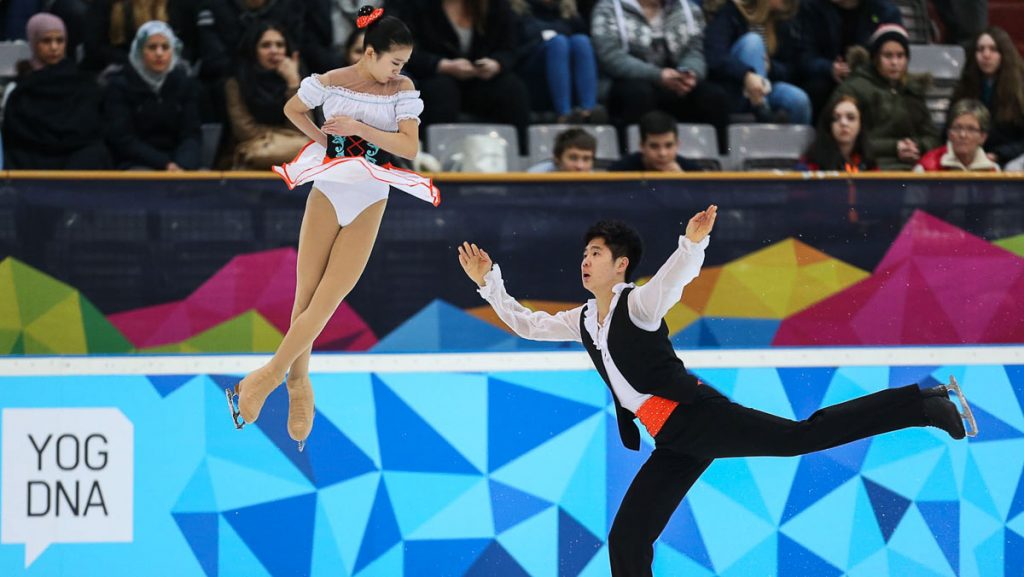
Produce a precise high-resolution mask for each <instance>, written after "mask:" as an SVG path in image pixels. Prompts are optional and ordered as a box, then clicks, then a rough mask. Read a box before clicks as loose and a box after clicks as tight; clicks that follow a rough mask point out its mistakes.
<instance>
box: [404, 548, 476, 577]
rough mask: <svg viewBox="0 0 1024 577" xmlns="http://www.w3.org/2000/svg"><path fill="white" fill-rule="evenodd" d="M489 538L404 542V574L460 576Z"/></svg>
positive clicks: (473, 561)
mask: <svg viewBox="0 0 1024 577" xmlns="http://www.w3.org/2000/svg"><path fill="white" fill-rule="evenodd" d="M492 542H493V541H492V540H491V539H453V540H443V539H437V540H430V541H406V543H405V574H406V575H433V576H436V577H462V575H463V574H464V573H465V572H466V569H468V568H469V567H470V566H472V565H473V563H476V560H477V559H479V558H480V555H481V553H483V552H484V551H485V550H486V549H487V547H488V546H489V545H490V544H491V543H492Z"/></svg>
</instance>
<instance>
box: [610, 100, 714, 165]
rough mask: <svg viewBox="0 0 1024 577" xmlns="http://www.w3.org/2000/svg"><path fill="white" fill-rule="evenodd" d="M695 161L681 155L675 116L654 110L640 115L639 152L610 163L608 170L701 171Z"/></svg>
mask: <svg viewBox="0 0 1024 577" xmlns="http://www.w3.org/2000/svg"><path fill="white" fill-rule="evenodd" d="M699 170H701V167H700V166H698V165H697V164H696V163H694V162H692V161H690V160H687V159H685V158H683V157H682V156H679V133H678V127H677V126H676V120H675V118H673V117H672V116H669V115H668V114H666V113H664V112H662V111H660V110H654V111H651V112H648V113H647V114H645V115H643V116H642V117H641V118H640V152H634V153H633V154H630V155H629V156H625V157H623V158H621V159H619V160H617V161H615V162H613V163H612V164H611V166H609V167H608V171H609V172H640V171H648V172H686V171H699Z"/></svg>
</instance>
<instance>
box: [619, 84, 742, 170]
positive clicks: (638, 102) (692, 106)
mask: <svg viewBox="0 0 1024 577" xmlns="http://www.w3.org/2000/svg"><path fill="white" fill-rule="evenodd" d="M729 103H730V100H729V98H728V96H727V95H726V93H725V91H724V90H722V88H721V87H720V86H718V85H717V84H713V83H711V82H708V81H707V80H702V81H700V82H698V83H697V86H695V87H694V89H693V90H691V91H690V92H689V93H688V94H687V95H686V96H679V95H678V94H676V93H674V92H671V91H669V90H668V89H666V88H664V87H662V86H659V85H656V84H652V83H650V82H644V81H642V80H615V81H613V82H612V88H611V93H610V94H609V95H608V106H609V109H610V112H611V113H612V115H614V116H616V117H617V118H619V119H620V120H621V121H622V122H623V123H625V124H626V125H630V124H636V123H637V122H639V120H640V117H641V116H643V115H644V114H646V113H647V112H650V111H651V110H655V109H657V110H663V111H665V112H667V113H668V114H671V115H672V116H674V117H675V118H676V120H678V121H679V122H692V123H697V124H710V125H712V126H714V127H715V131H716V133H717V135H718V148H719V152H721V153H723V154H724V153H726V152H727V151H728V149H727V143H726V140H727V139H728V135H727V133H726V131H727V129H728V127H729V110H730V108H729ZM622 134H623V136H624V135H625V131H623V133H622Z"/></svg>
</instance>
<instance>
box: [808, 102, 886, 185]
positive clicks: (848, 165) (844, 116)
mask: <svg viewBox="0 0 1024 577" xmlns="http://www.w3.org/2000/svg"><path fill="white" fill-rule="evenodd" d="M797 168H798V170H836V171H839V172H862V171H865V170H876V169H877V166H876V165H875V162H874V160H872V159H871V157H870V156H868V154H867V151H866V149H865V147H864V133H863V132H861V115H860V108H859V107H858V106H857V100H856V99H855V98H854V97H852V96H849V95H845V96H838V97H836V98H835V100H834V101H833V103H832V105H831V106H829V107H828V108H827V109H826V111H825V112H824V113H822V114H821V117H820V118H819V119H818V130H817V137H816V138H815V139H814V142H813V143H812V144H811V146H810V147H809V148H808V149H807V152H806V153H804V157H803V158H801V159H800V164H799V165H798V166H797Z"/></svg>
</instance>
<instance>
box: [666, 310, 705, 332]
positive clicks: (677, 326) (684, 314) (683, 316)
mask: <svg viewBox="0 0 1024 577" xmlns="http://www.w3.org/2000/svg"><path fill="white" fill-rule="evenodd" d="M699 318H700V314H699V313H698V312H697V311H695V310H693V309H691V308H690V307H688V306H686V305H685V304H683V303H676V304H675V306H673V307H672V308H670V309H668V313H667V314H666V315H665V324H667V325H668V334H669V335H674V334H676V333H678V332H679V331H681V330H683V329H685V328H686V327H688V326H690V325H691V324H692V323H693V321H695V320H697V319H699Z"/></svg>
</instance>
